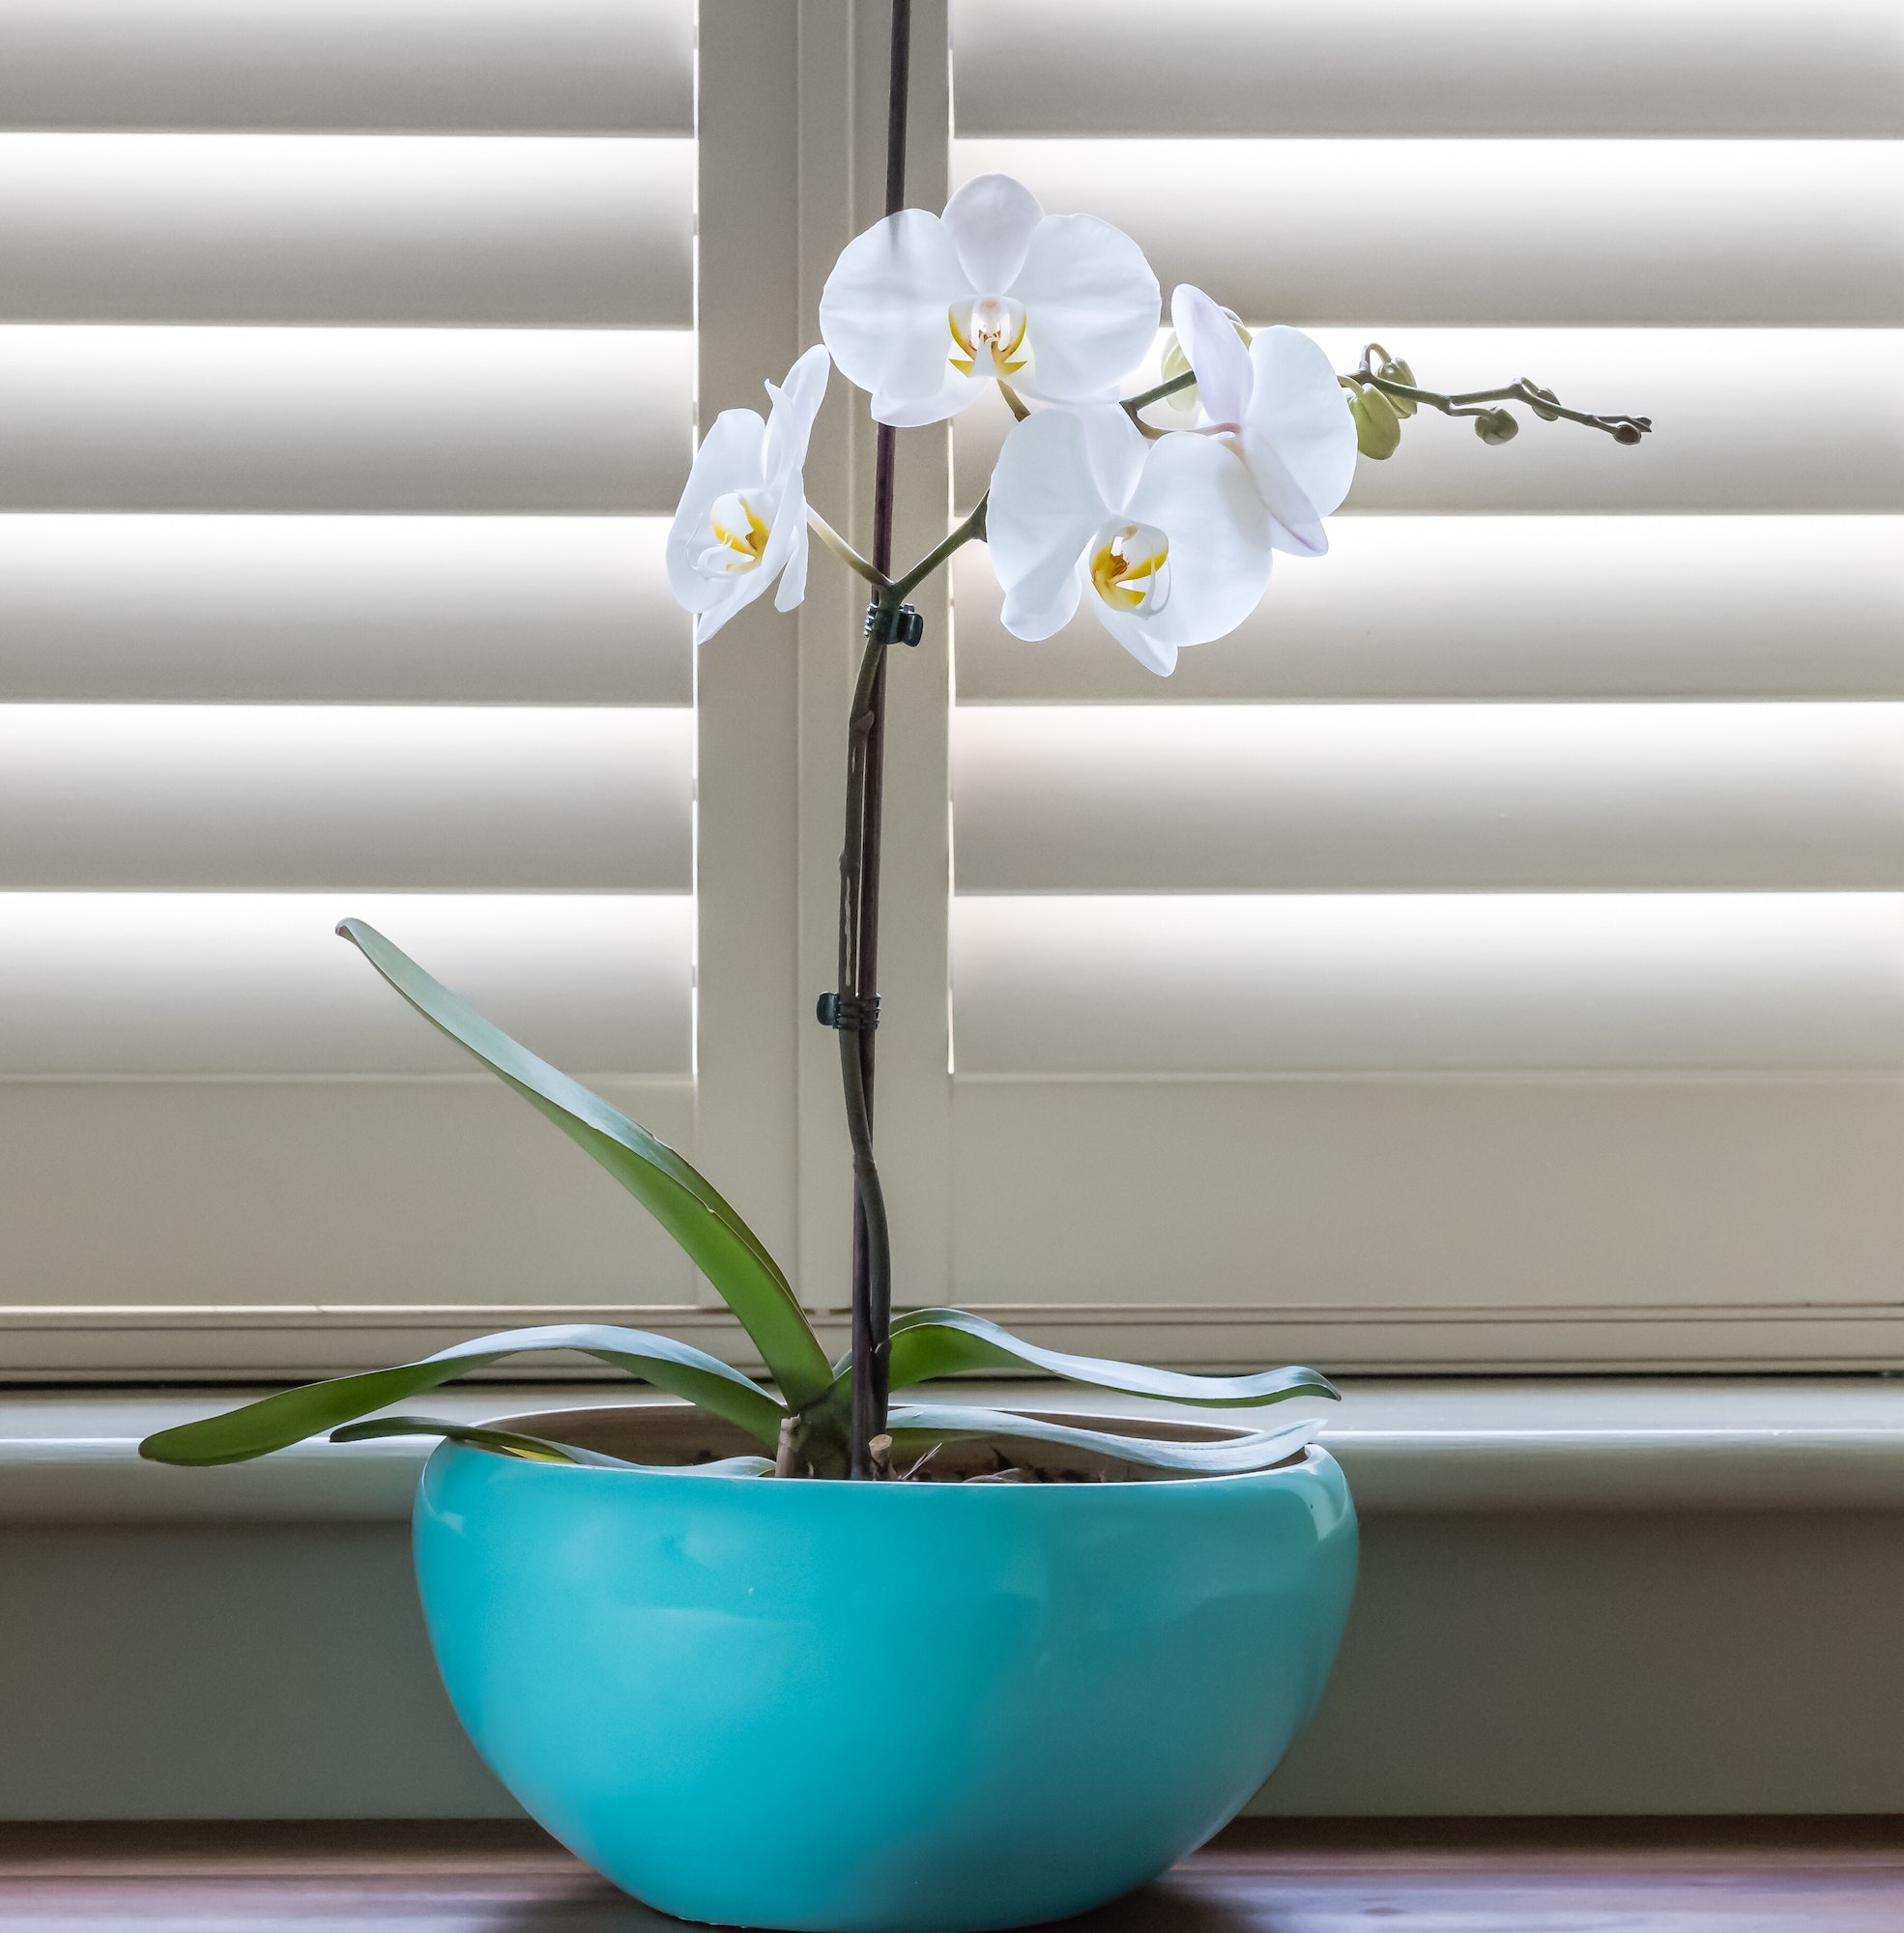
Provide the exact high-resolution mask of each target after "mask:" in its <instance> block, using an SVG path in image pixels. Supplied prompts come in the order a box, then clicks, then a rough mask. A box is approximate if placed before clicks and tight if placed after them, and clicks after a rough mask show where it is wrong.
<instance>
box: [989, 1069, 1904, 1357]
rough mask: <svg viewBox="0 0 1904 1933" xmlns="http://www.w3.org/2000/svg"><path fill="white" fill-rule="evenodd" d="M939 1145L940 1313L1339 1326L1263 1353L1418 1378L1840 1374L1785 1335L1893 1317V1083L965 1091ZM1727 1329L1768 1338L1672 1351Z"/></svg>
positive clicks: (1206, 1352) (1200, 1339)
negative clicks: (1188, 1306)
mask: <svg viewBox="0 0 1904 1933" xmlns="http://www.w3.org/2000/svg"><path fill="white" fill-rule="evenodd" d="M954 1121H955V1131H956V1134H957V1138H958V1149H959V1164H960V1167H959V1172H960V1177H961V1181H962V1184H963V1186H962V1188H961V1191H960V1194H959V1197H958V1198H957V1202H956V1206H955V1219H954V1222H953V1232H952V1242H953V1251H954V1254H955V1255H956V1256H957V1268H958V1273H957V1275H956V1277H955V1278H954V1282H953V1293H954V1295H955V1297H956V1298H957V1299H958V1300H960V1301H962V1302H964V1301H975V1302H991V1303H999V1302H1014V1301H1017V1302H1041V1303H1051V1302H1065V1301H1077V1302H1086V1303H1100V1304H1101V1303H1107V1302H1109V1303H1116V1302H1138V1303H1149V1304H1151V1305H1152V1306H1153V1307H1155V1306H1156V1305H1158V1304H1168V1303H1170V1302H1176V1301H1182V1302H1188V1303H1193V1304H1196V1303H1200V1304H1203V1305H1204V1306H1206V1307H1207V1306H1208V1305H1210V1304H1213V1303H1228V1304H1231V1305H1232V1306H1234V1305H1238V1304H1240V1305H1242V1306H1243V1307H1244V1308H1249V1307H1250V1306H1252V1305H1254V1306H1255V1309H1257V1310H1263V1309H1288V1308H1290V1307H1291V1306H1294V1307H1295V1308H1297V1309H1303V1308H1307V1309H1308V1310H1311V1311H1314V1312H1317V1313H1321V1312H1340V1313H1341V1317H1342V1323H1341V1326H1340V1327H1338V1326H1336V1325H1335V1324H1327V1323H1325V1325H1324V1333H1325V1334H1326V1335H1327V1336H1328V1338H1329V1340H1328V1341H1327V1342H1324V1343H1322V1344H1321V1346H1319V1347H1316V1348H1314V1349H1313V1352H1312V1349H1311V1347H1310V1346H1309V1345H1307V1344H1303V1343H1298V1342H1294V1341H1291V1342H1289V1343H1288V1344H1287V1345H1286V1352H1287V1353H1288V1354H1289V1355H1292V1356H1294V1355H1297V1354H1298V1352H1299V1351H1300V1354H1301V1356H1302V1357H1303V1358H1304V1359H1308V1358H1310V1357H1311V1355H1312V1353H1313V1354H1314V1355H1320V1356H1322V1357H1323V1359H1324V1360H1325V1361H1327V1362H1329V1363H1331V1364H1332V1365H1333V1364H1335V1363H1336V1362H1337V1361H1339V1360H1341V1357H1342V1356H1346V1357H1348V1358H1349V1359H1350V1360H1353V1361H1356V1362H1359V1363H1363V1364H1367V1365H1369V1366H1370V1367H1371V1368H1372V1367H1374V1366H1375V1365H1377V1364H1381V1365H1383V1366H1385V1367H1387V1368H1389V1369H1391V1370H1401V1371H1404V1372H1408V1373H1414V1374H1420V1373H1422V1372H1423V1371H1424V1370H1436V1369H1443V1368H1446V1369H1459V1368H1468V1369H1472V1368H1473V1367H1475V1366H1476V1365H1477V1364H1481V1365H1486V1364H1487V1363H1489V1361H1490V1360H1491V1361H1492V1363H1493V1364H1494V1366H1495V1367H1496V1368H1502V1367H1506V1365H1507V1364H1510V1363H1514V1362H1515V1361H1517V1362H1518V1363H1519V1364H1520V1365H1522V1366H1524V1367H1529V1368H1538V1369H1554V1368H1559V1367H1565V1366H1566V1365H1567V1364H1568V1363H1569V1361H1570V1359H1571V1360H1572V1363H1573V1365H1574V1366H1576V1367H1578V1368H1581V1369H1593V1368H1601V1369H1604V1368H1608V1367H1612V1366H1613V1364H1614V1363H1619V1362H1622V1361H1623V1362H1624V1364H1625V1365H1626V1366H1628V1367H1632V1366H1635V1365H1641V1366H1649V1367H1652V1368H1654V1369H1657V1370H1665V1371H1668V1372H1670V1371H1671V1370H1674V1369H1675V1368H1677V1369H1678V1370H1679V1371H1680V1372H1681V1373H1684V1372H1685V1368H1686V1364H1687V1360H1688V1357H1689V1358H1691V1359H1693V1360H1695V1361H1698V1362H1700V1363H1702V1364H1703V1365H1706V1366H1708V1367H1718V1366H1719V1365H1720V1364H1724V1365H1725V1366H1727V1367H1731V1368H1733V1369H1735V1370H1748V1369H1751V1368H1754V1367H1757V1368H1760V1369H1763V1368H1765V1367H1767V1365H1766V1362H1765V1358H1766V1357H1767V1356H1771V1357H1774V1358H1775V1359H1781V1360H1782V1361H1783V1362H1785V1363H1786V1364H1792V1363H1794V1362H1802V1363H1805V1364H1807V1366H1808V1367H1810V1368H1812V1369H1827V1368H1831V1369H1850V1368H1855V1367H1860V1366H1861V1365H1860V1364H1859V1361H1858V1357H1857V1354H1856V1352H1855V1350H1853V1351H1851V1352H1846V1351H1845V1350H1844V1348H1843V1344H1842V1343H1839V1345H1838V1346H1837V1347H1836V1348H1832V1349H1830V1350H1829V1353H1828V1351H1827V1350H1820V1349H1817V1348H1816V1347H1815V1343H1814V1339H1813V1337H1812V1336H1811V1335H1808V1334H1807V1333H1806V1331H1805V1326H1804V1324H1803V1320H1802V1319H1801V1320H1796V1321H1795V1320H1794V1319H1793V1318H1794V1317H1795V1316H1800V1315H1801V1314H1802V1311H1803V1306H1804V1305H1806V1304H1814V1305H1815V1304H1816V1303H1818V1302H1821V1301H1826V1300H1839V1299H1841V1300H1842V1301H1844V1302H1846V1303H1853V1302H1863V1303H1867V1304H1869V1305H1872V1306H1873V1307H1872V1313H1873V1315H1874V1317H1876V1318H1877V1319H1878V1320H1880V1321H1882V1320H1883V1319H1884V1315H1885V1312H1887V1311H1889V1309H1890V1308H1891V1307H1892V1306H1894V1303H1895V1300H1896V1294H1897V1252H1898V1245H1899V1243H1900V1241H1904V1191H1900V1190H1899V1189H1898V1188H1897V1186H1896V1176H1897V1172H1898V1169H1899V1168H1900V1166H1904V1083H1900V1082H1896V1081H1894V1080H1878V1081H1872V1080H1861V1079H1859V1078H1858V1077H1856V1076H1852V1077H1850V1078H1837V1079H1833V1078H1830V1077H1825V1078H1809V1077H1807V1078H1803V1079H1793V1078H1792V1077H1790V1076H1789V1075H1785V1076H1780V1075H1773V1076H1770V1077H1767V1078H1763V1079H1758V1080H1754V1079H1751V1078H1749V1077H1740V1076H1734V1075H1726V1076H1721V1077H1719V1078H1716V1079H1706V1078H1701V1077H1698V1076H1692V1077H1674V1078H1667V1079H1657V1078H1656V1079H1650V1080H1643V1081H1636V1082H1630V1081H1620V1080H1607V1079H1602V1078H1600V1077H1593V1078H1589V1079H1585V1080H1581V1079H1570V1078H1567V1077H1557V1078H1553V1079H1547V1078H1543V1077H1539V1076H1529V1075H1521V1076H1515V1078H1513V1079H1511V1080H1505V1081H1489V1080H1462V1079H1455V1080H1430V1081H1420V1080H1414V1081H1410V1080H1401V1081H1382V1080H1374V1079H1363V1080H1350V1081H1341V1080H1331V1081H1308V1080H1305V1081H1183V1082H1176V1081H1127V1082H1116V1081H1089V1082H1072V1081H1022V1082H990V1081H973V1082H962V1083H961V1084H960V1087H959V1089H958V1101H957V1107H956V1111H955V1114H954ZM1053 1228H1057V1229H1062V1231H1063V1234H1062V1237H1061V1238H1059V1239H1053V1237H1052V1236H1051V1234H1050V1233H1049V1232H1048V1231H1049V1230H1051V1229H1053ZM1754 1304H1756V1305H1758V1306H1759V1307H1761V1308H1763V1309H1765V1311H1766V1313H1767V1315H1768V1318H1769V1321H1770V1323H1771V1325H1772V1327H1773V1336H1772V1337H1770V1338H1769V1337H1767V1336H1766V1335H1765V1334H1763V1332H1762V1333H1761V1334H1760V1335H1759V1336H1757V1337H1755V1338H1754V1339H1753V1341H1752V1342H1750V1343H1748V1344H1747V1345H1746V1346H1745V1348H1744V1349H1740V1348H1739V1347H1738V1346H1737V1342H1736V1340H1734V1339H1723V1340H1721V1339H1720V1338H1718V1337H1716V1336H1714V1335H1713V1333H1712V1332H1711V1331H1706V1332H1705V1333H1703V1334H1702V1333H1701V1330H1702V1325H1701V1323H1700V1320H1699V1317H1698V1313H1697V1312H1698V1310H1699V1308H1700V1307H1701V1306H1702V1305H1703V1306H1705V1307H1707V1308H1710V1309H1713V1310H1714V1311H1715V1313H1732V1312H1736V1311H1740V1310H1742V1309H1745V1308H1748V1307H1750V1306H1751V1305H1754ZM1662 1305H1663V1307H1662ZM1411 1309H1412V1310H1422V1311H1424V1312H1425V1313H1427V1314H1428V1316H1429V1321H1428V1324H1427V1325H1425V1326H1423V1327H1421V1328H1416V1327H1414V1326H1413V1325H1411V1324H1410V1323H1409V1322H1408V1320H1407V1315H1406V1312H1407V1311H1409V1310H1411ZM1623 1311H1624V1312H1626V1313H1627V1316H1628V1319H1627V1321H1626V1322H1619V1320H1618V1318H1619V1314H1620V1313H1621V1312H1623ZM1668 1311H1670V1312H1675V1313H1672V1314H1667V1313H1666V1312H1668ZM1544 1312H1553V1313H1556V1314H1558V1315H1559V1316H1560V1317H1561V1319H1560V1320H1552V1321H1543V1320H1542V1319H1541V1317H1542V1314H1543V1313H1544ZM1569 1316H1572V1317H1573V1318H1574V1319H1572V1320H1569V1319H1567V1318H1568V1317H1569ZM1581 1317H1584V1318H1585V1319H1584V1320H1581V1319H1579V1318H1581ZM1497 1320H1498V1321H1499V1322H1500V1325H1501V1326H1498V1327H1497V1326H1495V1324H1496V1321H1497ZM1616 1324H1617V1325H1618V1326H1617V1327H1616ZM1152 1333H1153V1334H1154V1331H1153V1332H1152ZM1207 1336H1208V1332H1207V1331H1205V1332H1203V1334H1202V1335H1197V1336H1196V1338H1195V1341H1194V1342H1192V1343H1191V1348H1190V1350H1187V1351H1186V1356H1187V1358H1188V1359H1190V1360H1199V1359H1201V1360H1208V1359H1210V1358H1212V1357H1214V1358H1215V1359H1217V1360H1229V1361H1237V1362H1249V1361H1252V1360H1254V1361H1255V1362H1262V1361H1265V1360H1280V1357H1281V1354H1282V1352H1283V1346H1284V1345H1281V1344H1279V1343H1269V1344H1267V1345H1266V1344H1265V1343H1264V1342H1263V1339H1262V1336H1261V1334H1260V1332H1259V1331H1258V1332H1257V1333H1256V1334H1255V1336H1254V1337H1252V1336H1250V1335H1249V1334H1247V1333H1246V1334H1244V1335H1242V1336H1239V1337H1237V1338H1236V1339H1234V1340H1233V1341H1230V1342H1228V1344H1227V1348H1226V1346H1225V1344H1224V1343H1223V1342H1215V1341H1214V1339H1211V1340H1205V1338H1206V1337H1207ZM1152 1346H1153V1347H1154V1346H1155V1345H1154V1344H1153V1345H1152ZM1872 1346H1873V1347H1874V1349H1882V1348H1883V1347H1885V1346H1886V1345H1885V1344H1884V1343H1882V1342H1878V1343H1874V1344H1873V1345H1872ZM1192 1351H1196V1352H1197V1353H1196V1354H1192V1353H1191V1352H1192ZM1232 1352H1233V1353H1232ZM1755 1357H1756V1358H1757V1361H1756V1363H1755V1362H1754V1358H1755ZM1609 1358H1610V1359H1612V1361H1611V1362H1609ZM1862 1367H1867V1368H1868V1367H1869V1365H1868V1364H1864V1365H1862Z"/></svg>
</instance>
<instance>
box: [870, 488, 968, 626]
mask: <svg viewBox="0 0 1904 1933" xmlns="http://www.w3.org/2000/svg"><path fill="white" fill-rule="evenodd" d="M991 501H992V493H991V491H989V490H988V491H987V492H986V493H985V495H984V496H983V497H981V498H980V499H979V500H978V508H977V509H975V510H974V511H973V512H972V513H971V515H970V516H969V517H967V518H966V521H965V522H964V523H963V524H961V525H960V526H959V528H958V529H957V530H956V531H954V532H953V533H952V534H951V535H950V536H948V537H947V538H946V539H945V541H944V542H943V543H940V544H937V545H935V546H934V547H933V548H932V549H931V550H929V551H928V552H927V553H926V554H925V556H924V557H922V558H921V559H920V560H919V561H918V563H915V564H914V565H913V566H912V568H911V569H910V570H909V571H908V572H907V573H906V574H905V576H904V577H896V578H894V579H893V581H892V583H891V585H890V586H889V587H888V588H887V590H886V591H885V592H884V594H883V595H882V596H881V597H880V603H882V604H893V605H897V604H904V603H905V602H906V599H907V596H908V593H909V592H910V591H913V590H915V589H916V588H917V587H918V586H919V585H921V584H923V583H924V582H925V581H926V579H927V578H929V577H930V576H931V575H932V574H933V572H934V571H935V570H937V569H938V566H939V565H940V564H941V563H944V562H945V560H946V559H947V558H948V557H950V556H951V555H952V553H953V552H954V551H955V550H959V549H961V548H962V547H963V546H964V545H966V544H968V543H970V542H971V540H972V539H973V538H974V537H982V536H983V535H984V534H985V506H986V505H987V504H989V503H990V502H991Z"/></svg>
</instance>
